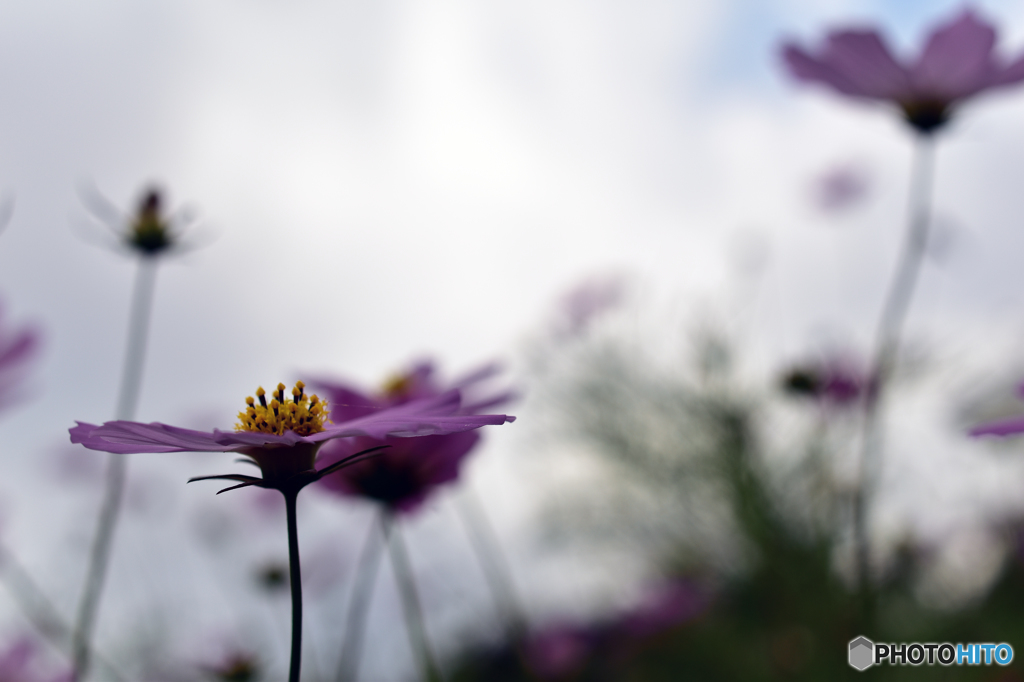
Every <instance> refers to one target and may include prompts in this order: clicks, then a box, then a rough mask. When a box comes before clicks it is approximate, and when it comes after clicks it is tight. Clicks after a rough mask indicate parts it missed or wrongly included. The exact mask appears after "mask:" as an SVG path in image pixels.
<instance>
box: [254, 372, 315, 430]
mask: <svg viewBox="0 0 1024 682" xmlns="http://www.w3.org/2000/svg"><path fill="white" fill-rule="evenodd" d="M305 388H306V385H305V384H304V383H302V382H301V381H297V382H295V388H293V389H292V399H291V401H289V400H286V399H285V394H284V384H278V385H277V390H276V391H274V394H273V395H272V396H271V400H270V402H269V403H268V402H267V392H266V391H264V390H263V387H262V386H260V387H259V388H258V389H256V397H255V398H253V397H252V396H249V397H248V398H246V399H245V403H246V405H247V407H246V408H245V411H244V412H239V413H238V423H237V424H235V431H256V432H258V433H273V434H277V435H278V436H281V435H284V432H285V431H294V432H295V433H297V434H298V435H300V436H310V435H312V434H314V433H320V432H321V431H323V430H324V422H325V421H326V420H327V403H326V402H324V401H323V400H320V398H318V397H317V396H315V395H311V396H308V397H307V396H306V393H305ZM257 401H259V402H258V403H257Z"/></svg>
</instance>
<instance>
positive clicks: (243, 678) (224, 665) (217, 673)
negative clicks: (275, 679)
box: [203, 651, 262, 682]
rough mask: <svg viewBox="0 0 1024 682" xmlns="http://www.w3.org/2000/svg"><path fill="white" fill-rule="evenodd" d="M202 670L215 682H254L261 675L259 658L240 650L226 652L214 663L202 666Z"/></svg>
mask: <svg viewBox="0 0 1024 682" xmlns="http://www.w3.org/2000/svg"><path fill="white" fill-rule="evenodd" d="M203 670H204V671H205V672H206V673H207V674H208V675H209V677H210V679H212V680H216V681H217V682H256V680H258V679H260V677H262V672H261V666H260V662H259V659H257V658H256V656H255V655H253V654H250V653H246V652H241V651H235V652H232V653H230V654H228V655H227V656H225V657H224V660H222V661H220V662H219V663H216V664H214V665H208V666H203Z"/></svg>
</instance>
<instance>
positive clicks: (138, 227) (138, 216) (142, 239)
mask: <svg viewBox="0 0 1024 682" xmlns="http://www.w3.org/2000/svg"><path fill="white" fill-rule="evenodd" d="M81 197H82V201H83V203H84V204H85V206H86V208H87V209H88V211H89V212H90V213H91V214H92V218H93V219H94V220H95V221H96V222H98V223H101V224H102V225H104V226H106V227H107V228H108V229H109V230H110V231H111V233H112V236H113V239H114V243H112V244H109V246H110V247H111V248H113V249H115V250H118V251H127V252H128V253H133V254H135V255H139V256H142V257H144V258H156V257H158V256H162V255H165V254H169V253H175V252H182V251H188V250H190V249H193V248H196V246H197V245H196V244H185V242H184V240H183V238H182V237H183V235H184V234H185V231H186V229H187V228H188V227H189V226H190V225H191V224H192V223H194V221H195V218H194V216H193V215H192V214H191V212H189V211H187V210H183V209H179V210H177V211H172V212H168V211H167V209H166V206H165V201H164V193H163V192H162V191H161V190H160V189H158V188H157V187H155V186H150V187H146V188H145V189H144V190H143V192H142V195H141V197H140V198H139V201H138V204H137V205H136V208H135V210H134V211H133V212H132V213H131V214H130V215H126V214H125V213H124V212H123V211H122V210H121V209H119V208H118V207H116V206H114V205H113V204H112V203H111V202H110V201H109V200H108V199H107V198H106V197H104V196H103V195H102V194H101V193H100V192H99V190H97V189H95V188H83V189H82V190H81ZM104 242H107V239H106V238H104Z"/></svg>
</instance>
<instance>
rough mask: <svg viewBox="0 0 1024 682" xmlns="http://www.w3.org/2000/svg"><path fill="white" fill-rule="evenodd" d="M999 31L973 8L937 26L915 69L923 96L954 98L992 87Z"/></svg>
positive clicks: (916, 88) (913, 78)
mask: <svg viewBox="0 0 1024 682" xmlns="http://www.w3.org/2000/svg"><path fill="white" fill-rule="evenodd" d="M995 42H996V32H995V29H993V28H992V27H991V26H989V25H988V24H985V23H982V22H981V21H979V20H978V19H977V17H975V16H974V13H973V12H971V11H970V10H967V11H965V12H964V13H963V14H961V15H960V17H959V18H958V19H957V20H956V21H954V22H953V23H951V24H949V25H947V26H942V27H940V28H939V29H937V30H936V31H935V32H934V33H932V35H931V36H930V37H929V38H928V44H927V45H926V46H925V48H924V51H923V52H922V53H921V57H920V59H918V61H917V64H916V65H915V66H914V68H913V70H912V71H911V81H912V83H913V88H914V91H915V92H916V93H917V94H918V95H919V96H926V97H929V96H930V97H936V98H938V99H940V100H944V101H953V100H956V99H960V98H963V97H967V96H969V95H973V94H974V93H976V92H978V91H980V90H984V89H985V88H987V87H989V86H990V85H991V84H992V82H993V80H994V79H995V78H996V67H995V65H994V64H993V62H992V48H993V47H994V46H995Z"/></svg>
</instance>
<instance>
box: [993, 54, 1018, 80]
mask: <svg viewBox="0 0 1024 682" xmlns="http://www.w3.org/2000/svg"><path fill="white" fill-rule="evenodd" d="M1021 81H1024V55H1021V56H1020V57H1018V58H1017V59H1015V60H1014V61H1012V62H1010V63H1009V64H1008V65H1007V66H1005V67H1004V68H1002V69H1000V70H999V71H998V72H997V73H996V74H995V76H993V81H992V84H993V85H1013V84H1014V83H1019V82H1021Z"/></svg>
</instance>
